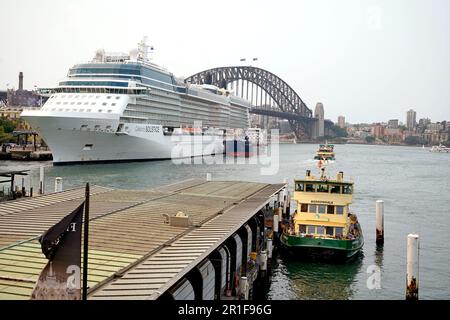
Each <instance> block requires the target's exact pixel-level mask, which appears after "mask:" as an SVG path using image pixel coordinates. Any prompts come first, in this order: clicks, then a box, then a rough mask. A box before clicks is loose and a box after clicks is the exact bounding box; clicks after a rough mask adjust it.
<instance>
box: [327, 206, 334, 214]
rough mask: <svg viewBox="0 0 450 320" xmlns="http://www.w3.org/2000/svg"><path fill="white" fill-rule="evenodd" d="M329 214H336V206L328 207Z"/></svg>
mask: <svg viewBox="0 0 450 320" xmlns="http://www.w3.org/2000/svg"><path fill="white" fill-rule="evenodd" d="M327 213H328V214H334V206H327Z"/></svg>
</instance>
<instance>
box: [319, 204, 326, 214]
mask: <svg viewBox="0 0 450 320" xmlns="http://www.w3.org/2000/svg"><path fill="white" fill-rule="evenodd" d="M325 207H326V206H324V205H319V213H325Z"/></svg>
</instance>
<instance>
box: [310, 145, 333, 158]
mask: <svg viewBox="0 0 450 320" xmlns="http://www.w3.org/2000/svg"><path fill="white" fill-rule="evenodd" d="M314 159H315V160H335V157H334V145H333V144H328V143H325V144H321V145H319V150H317V154H316V156H315V157H314Z"/></svg>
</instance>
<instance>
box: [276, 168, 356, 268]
mask: <svg viewBox="0 0 450 320" xmlns="http://www.w3.org/2000/svg"><path fill="white" fill-rule="evenodd" d="M352 197H353V182H349V181H344V173H343V172H339V173H338V174H337V177H336V179H330V178H329V177H327V176H326V175H325V168H322V169H321V176H320V177H319V178H316V177H314V176H313V175H311V171H310V170H307V171H306V177H305V179H299V180H295V191H294V200H295V201H297V210H296V211H295V213H294V215H293V216H292V218H291V219H290V220H289V221H288V222H287V223H285V224H283V232H282V234H281V236H280V242H281V244H282V247H283V248H284V249H286V250H287V251H288V252H290V253H292V254H293V255H294V256H295V257H296V258H311V257H313V258H323V259H330V258H331V259H337V260H347V259H349V258H351V257H353V256H354V255H355V254H356V253H358V252H359V251H360V250H361V248H362V247H363V245H364V237H363V233H362V229H361V226H360V224H359V222H358V218H357V216H356V214H354V213H352V212H351V211H350V207H349V205H350V204H351V203H352Z"/></svg>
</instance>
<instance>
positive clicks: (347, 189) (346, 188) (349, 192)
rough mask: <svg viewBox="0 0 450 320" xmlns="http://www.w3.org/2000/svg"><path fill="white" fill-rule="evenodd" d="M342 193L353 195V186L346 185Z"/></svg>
mask: <svg viewBox="0 0 450 320" xmlns="http://www.w3.org/2000/svg"><path fill="white" fill-rule="evenodd" d="M342 193H343V194H352V193H353V187H352V186H351V185H348V184H346V185H344V186H343V187H342Z"/></svg>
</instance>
